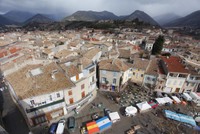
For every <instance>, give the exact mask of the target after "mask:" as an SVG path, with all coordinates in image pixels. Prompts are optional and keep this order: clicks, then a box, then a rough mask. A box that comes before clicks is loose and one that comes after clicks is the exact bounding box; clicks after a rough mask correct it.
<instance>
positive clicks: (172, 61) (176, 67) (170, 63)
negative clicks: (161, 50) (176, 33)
mask: <svg viewBox="0 0 200 134" xmlns="http://www.w3.org/2000/svg"><path fill="white" fill-rule="evenodd" d="M161 59H162V60H163V61H164V62H165V64H166V67H167V70H168V72H181V73H188V70H187V69H185V66H184V65H183V64H182V63H181V59H180V58H179V57H175V56H170V57H164V56H161Z"/></svg>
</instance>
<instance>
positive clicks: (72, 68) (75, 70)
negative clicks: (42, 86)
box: [60, 64, 81, 77]
mask: <svg viewBox="0 0 200 134" xmlns="http://www.w3.org/2000/svg"><path fill="white" fill-rule="evenodd" d="M60 66H61V68H62V69H63V70H65V72H66V73H67V75H68V76H69V77H73V76H76V75H77V74H79V73H81V72H80V70H79V69H78V68H77V67H76V66H75V65H73V64H71V65H69V66H66V65H65V64H62V65H60Z"/></svg>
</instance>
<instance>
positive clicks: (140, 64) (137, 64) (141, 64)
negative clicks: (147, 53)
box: [133, 58, 150, 70]
mask: <svg viewBox="0 0 200 134" xmlns="http://www.w3.org/2000/svg"><path fill="white" fill-rule="evenodd" d="M149 62H150V61H149V60H147V59H144V58H133V68H138V69H143V70H146V69H147V67H148V65H149Z"/></svg>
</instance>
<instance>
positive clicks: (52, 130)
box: [49, 123, 58, 134]
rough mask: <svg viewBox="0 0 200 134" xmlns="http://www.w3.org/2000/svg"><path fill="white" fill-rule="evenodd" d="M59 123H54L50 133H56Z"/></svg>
mask: <svg viewBox="0 0 200 134" xmlns="http://www.w3.org/2000/svg"><path fill="white" fill-rule="evenodd" d="M57 126H58V123H52V124H51V126H50V128H49V134H55V133H56V129H57Z"/></svg>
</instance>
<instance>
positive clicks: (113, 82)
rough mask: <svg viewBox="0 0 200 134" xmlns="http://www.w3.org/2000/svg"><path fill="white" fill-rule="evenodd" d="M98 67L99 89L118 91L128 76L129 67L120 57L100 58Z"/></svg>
mask: <svg viewBox="0 0 200 134" xmlns="http://www.w3.org/2000/svg"><path fill="white" fill-rule="evenodd" d="M98 67H99V68H98V69H99V70H98V71H99V88H100V89H101V90H107V91H118V92H119V91H120V89H121V88H122V85H124V84H125V83H126V82H127V81H128V80H129V78H130V67H129V66H128V65H127V64H125V62H123V61H121V60H120V59H108V60H102V61H100V62H99V65H98Z"/></svg>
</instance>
